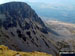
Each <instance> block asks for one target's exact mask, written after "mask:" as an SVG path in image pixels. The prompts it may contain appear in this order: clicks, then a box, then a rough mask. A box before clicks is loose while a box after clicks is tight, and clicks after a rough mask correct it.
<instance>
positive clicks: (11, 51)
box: [0, 45, 52, 56]
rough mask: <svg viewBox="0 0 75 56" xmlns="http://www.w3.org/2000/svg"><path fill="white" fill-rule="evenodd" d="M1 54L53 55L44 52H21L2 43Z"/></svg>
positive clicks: (11, 55)
mask: <svg viewBox="0 0 75 56" xmlns="http://www.w3.org/2000/svg"><path fill="white" fill-rule="evenodd" d="M0 56H52V55H51V54H47V53H43V52H36V51H35V52H19V51H13V50H10V49H9V48H8V47H6V46H4V45H0Z"/></svg>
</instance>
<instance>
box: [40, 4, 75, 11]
mask: <svg viewBox="0 0 75 56" xmlns="http://www.w3.org/2000/svg"><path fill="white" fill-rule="evenodd" d="M39 8H40V9H56V10H69V11H70V10H73V9H74V8H75V7H74V6H73V5H64V4H49V3H47V4H46V3H42V4H40V6H39Z"/></svg>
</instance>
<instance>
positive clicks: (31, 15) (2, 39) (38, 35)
mask: <svg viewBox="0 0 75 56" xmlns="http://www.w3.org/2000/svg"><path fill="white" fill-rule="evenodd" d="M49 37H50V36H49V34H48V31H47V29H46V26H45V25H44V23H43V21H42V20H41V18H40V17H38V15H37V14H36V13H35V11H34V10H33V9H32V8H31V7H30V6H29V5H28V4H26V3H24V2H10V3H5V4H2V5H0V45H6V46H8V47H9V48H10V49H13V50H17V51H29V52H31V51H41V52H47V53H51V54H53V55H55V53H56V49H55V47H54V46H53V45H52V43H51V42H50V38H49Z"/></svg>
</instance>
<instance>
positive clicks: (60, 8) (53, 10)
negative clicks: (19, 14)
mask: <svg viewBox="0 0 75 56" xmlns="http://www.w3.org/2000/svg"><path fill="white" fill-rule="evenodd" d="M11 1H21V2H26V3H28V4H29V5H30V6H31V7H32V8H33V9H34V10H35V11H36V13H37V14H38V15H39V16H40V17H43V18H49V19H50V18H51V19H55V20H56V19H58V20H62V21H64V20H65V21H72V22H75V0H0V4H3V3H7V2H11Z"/></svg>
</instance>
